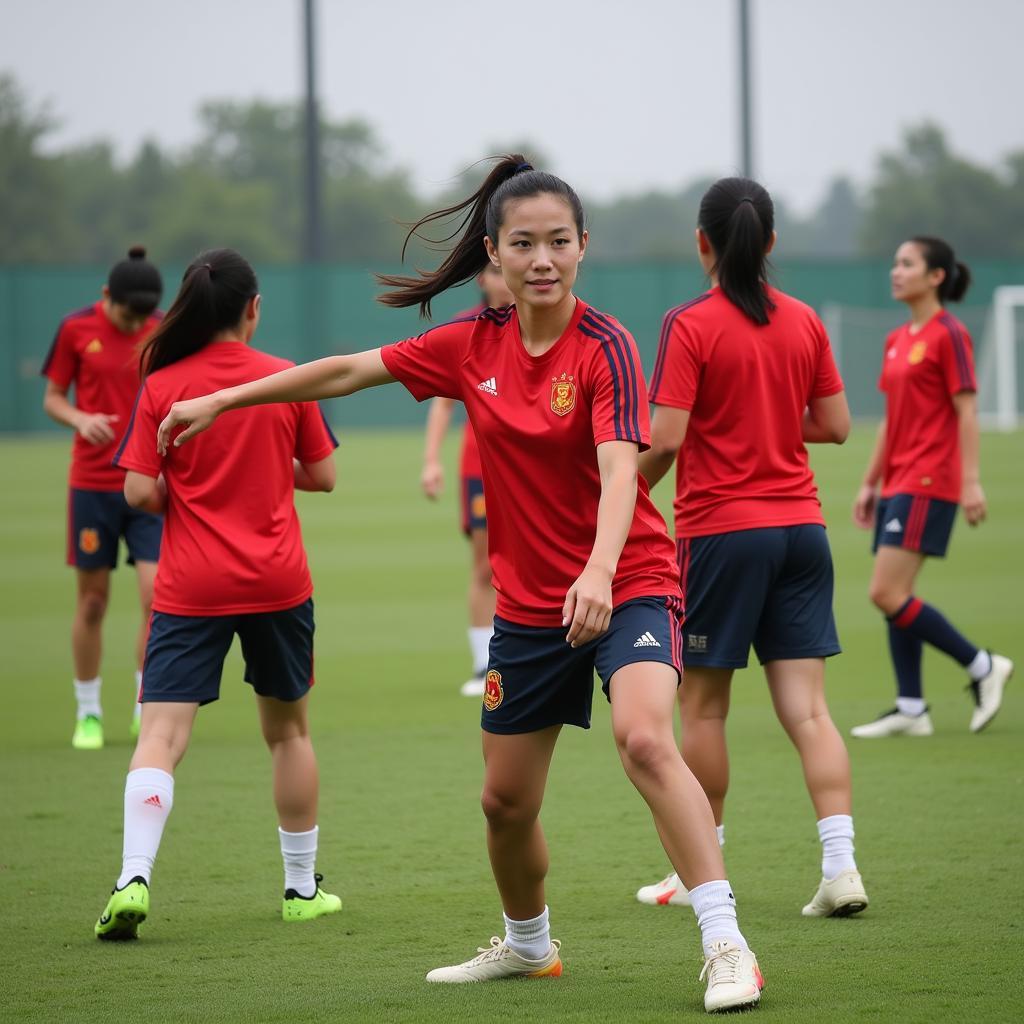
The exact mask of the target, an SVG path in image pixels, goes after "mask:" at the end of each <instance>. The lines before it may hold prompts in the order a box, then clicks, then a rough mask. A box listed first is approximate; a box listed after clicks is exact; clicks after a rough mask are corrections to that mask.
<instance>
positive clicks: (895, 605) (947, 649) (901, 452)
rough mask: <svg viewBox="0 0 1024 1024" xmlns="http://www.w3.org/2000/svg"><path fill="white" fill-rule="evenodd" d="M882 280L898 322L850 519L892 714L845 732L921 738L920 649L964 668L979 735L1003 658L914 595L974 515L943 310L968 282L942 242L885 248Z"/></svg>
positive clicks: (952, 344)
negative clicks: (884, 633)
mask: <svg viewBox="0 0 1024 1024" xmlns="http://www.w3.org/2000/svg"><path fill="white" fill-rule="evenodd" d="M890 279H891V282H892V297H893V298H894V299H896V300H897V301H898V302H903V303H905V304H906V306H907V308H908V309H909V311H910V320H909V321H908V322H907V323H905V324H904V325H903V326H902V327H899V328H897V330H895V331H893V333H892V334H890V335H889V337H888V338H887V339H886V342H885V355H884V356H883V358H882V373H881V376H880V377H879V380H878V386H879V388H880V389H881V390H882V391H883V392H884V394H885V417H884V419H883V420H882V423H881V425H880V427H879V429H878V437H877V440H876V442H875V448H874V452H873V453H872V455H871V461H870V462H869V463H868V468H867V472H866V473H865V474H864V482H863V484H862V485H861V488H860V490H859V491H858V492H857V498H856V501H855V502H854V506H853V519H854V522H855V523H856V524H857V525H858V526H860V527H862V528H863V529H865V530H867V529H870V528H871V527H872V526H874V549H873V550H874V554H875V568H874V573H873V574H872V577H871V588H870V595H871V600H872V601H873V602H874V604H875V606H876V607H877V608H878V610H879V611H880V612H881V613H882V614H883V615H884V616H885V619H886V624H887V630H888V634H889V654H890V656H891V658H892V665H893V670H894V672H895V675H896V692H897V696H896V705H895V707H893V708H892V710H890V711H886V712H885V713H883V714H882V715H881V716H880V717H879V718H878V719H876V720H875V721H874V722H868V723H867V724H866V725H858V726H856V727H855V728H854V729H853V730H852V732H853V735H854V736H857V737H859V738H861V739H875V738H879V737H884V736H930V735H931V734H932V722H931V717H930V716H929V714H928V706H927V704H925V700H924V688H923V685H922V681H921V654H922V650H923V647H924V645H925V644H931V645H932V646H933V647H936V648H938V650H940V651H942V652H943V653H945V654H948V655H949V656H950V657H951V658H953V659H954V660H955V661H958V662H959V663H960V664H961V665H963V666H964V668H965V669H966V670H967V675H968V677H969V679H970V683H969V687H970V689H971V692H972V695H973V697H974V711H973V713H972V715H971V723H970V729H971V732H980V731H981V730H982V729H984V728H985V726H986V725H988V723H989V722H991V721H992V719H993V718H994V717H995V715H996V712H998V711H999V706H1000V705H1001V704H1002V701H1003V688H1004V687H1005V686H1006V683H1007V681H1008V680H1009V678H1010V676H1011V675H1012V674H1013V662H1012V661H1010V659H1009V658H1006V657H1003V656H1002V655H1000V654H993V653H992V652H990V651H987V650H983V649H981V648H979V647H976V646H975V645H974V644H973V643H972V642H971V641H970V640H968V639H967V638H966V637H965V636H963V635H962V634H961V633H960V632H959V631H958V630H957V629H956V627H955V626H953V625H952V623H950V622H949V620H948V619H946V617H945V616H944V615H943V614H942V612H940V611H939V610H938V609H937V608H935V607H934V606H932V605H930V604H926V603H925V602H924V601H922V600H921V599H920V598H918V597H916V596H915V594H914V587H915V583H916V581H917V575H918V573H919V572H920V571H921V567H922V566H923V565H924V560H925V558H927V557H929V556H932V557H936V558H942V557H944V556H945V554H946V548H947V547H948V546H949V537H950V534H951V533H952V531H953V521H954V520H955V519H956V510H957V505H960V506H962V507H963V510H964V518H965V519H966V520H967V522H968V523H969V524H970V525H971V526H977V525H978V524H979V523H981V522H982V521H983V520H984V519H985V511H986V506H985V492H984V491H983V490H982V488H981V476H980V468H979V465H978V448H979V441H978V403H977V395H976V392H977V385H976V383H975V378H974V353H973V350H972V345H971V336H970V335H969V334H968V333H967V329H966V328H965V327H964V325H963V324H962V323H960V321H959V320H957V319H956V317H954V316H952V315H951V314H950V313H948V312H946V308H945V306H946V303H947V302H959V301H960V299H962V298H963V296H964V293H965V292H966V291H967V286H968V285H969V284H970V280H971V276H970V271H969V270H968V269H967V267H966V266H964V264H963V263H958V262H957V261H956V257H955V256H954V254H953V250H952V248H950V246H949V245H948V244H947V243H946V242H944V241H942V239H939V238H929V237H918V238H912V239H909V240H908V241H906V242H904V243H903V244H902V245H901V246H900V247H899V248H898V249H897V250H896V257H895V259H894V261H893V267H892V271H891V272H890ZM879 484H881V494H880V496H879Z"/></svg>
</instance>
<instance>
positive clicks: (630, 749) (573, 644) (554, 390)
mask: <svg viewBox="0 0 1024 1024" xmlns="http://www.w3.org/2000/svg"><path fill="white" fill-rule="evenodd" d="M447 218H452V219H455V218H457V219H458V222H459V223H460V226H461V229H462V230H461V237H459V238H458V240H457V241H456V243H455V245H454V247H453V248H452V250H451V251H450V252H449V253H448V255H447V256H446V257H445V259H444V260H443V261H442V263H441V265H440V266H439V267H438V268H437V270H435V271H433V272H430V273H424V272H421V273H419V274H417V275H416V276H413V277H397V276H390V275H389V276H381V281H382V282H383V283H384V284H387V285H390V286H391V288H392V290H391V291H389V292H387V293H385V294H384V295H383V296H381V298H382V301H384V302H385V303H386V304H387V305H391V306H396V307H405V306H412V305H419V307H420V310H421V312H423V313H424V314H425V315H429V312H430V303H431V300H432V299H434V298H435V297H436V296H438V295H440V294H441V293H442V292H444V291H445V290H447V289H448V288H452V287H456V286H458V285H460V284H463V283H465V282H467V281H470V280H473V279H474V278H475V277H476V276H477V275H478V274H479V273H480V271H481V270H482V269H483V268H484V267H485V266H486V265H487V263H488V262H490V263H491V264H492V265H493V266H495V267H500V268H501V271H502V276H503V277H504V279H505V281H506V283H507V284H508V286H509V289H510V290H511V292H512V294H513V295H514V296H515V300H516V301H515V305H514V306H512V307H510V308H509V309H506V310H493V309H488V310H485V311H484V312H483V313H481V314H480V315H479V316H478V317H476V318H474V319H468V320H461V321H455V322H454V323H449V324H443V325H441V326H439V327H434V328H431V329H430V330H427V331H426V332H424V333H423V334H421V335H419V337H416V338H410V339H408V340H406V341H403V342H400V343H398V344H396V345H388V346H386V347H385V348H382V349H375V350H372V351H368V352H360V353H357V354H354V355H342V356H331V357H328V358H326V359H320V360H317V361H315V362H312V363H308V364H306V365H304V366H299V367H295V368H294V369H291V370H286V371H284V372H283V373H277V374H274V375H273V376H271V377H268V378H266V379H265V380H254V381H252V382H251V383H249V384H243V385H241V386H240V387H233V388H229V389H227V390H224V391H220V392H218V393H216V394H212V395H206V396H203V397H201V398H197V399H194V400H192V401H182V402H178V403H176V404H175V405H173V406H171V407H170V410H169V412H168V415H167V417H166V418H165V419H164V421H163V423H162V424H161V426H160V434H159V437H160V444H161V446H166V445H167V444H168V443H169V441H170V440H171V439H172V438H173V443H174V444H175V445H180V444H181V443H183V442H184V441H187V440H188V438H189V437H192V436H194V435H195V434H197V433H199V432H200V431H202V430H205V429H206V428H208V427H209V426H210V425H211V424H212V423H214V422H215V421H216V418H217V417H218V416H219V415H220V414H222V413H227V412H228V410H231V409H234V408H242V407H245V406H251V405H257V404H262V403H266V402H281V401H289V402H294V401H309V400H313V399H316V398H325V397H329V396H343V395H348V394H352V393H354V392H356V391H360V390H362V389H364V388H368V387H375V386H378V385H382V384H388V383H391V382H393V381H395V380H399V381H401V382H402V383H403V384H404V385H405V386H406V387H407V388H408V390H409V391H410V393H411V394H412V395H413V396H414V397H416V398H418V399H420V400H424V399H426V398H432V397H436V396H438V395H441V396H444V397H447V398H452V399H458V400H460V401H462V402H463V403H464V404H465V406H466V411H467V414H468V415H469V417H470V419H471V420H472V422H473V427H474V429H475V431H476V435H477V439H478V441H479V444H480V455H481V459H482V461H483V467H484V479H485V482H486V486H487V488H488V491H487V493H488V496H489V502H490V508H489V524H488V530H489V534H490V549H491V563H492V566H493V568H494V579H495V589H496V591H497V594H498V601H497V615H496V616H495V633H494V638H493V639H492V641H491V653H490V662H489V666H488V672H487V680H486V692H485V694H484V700H483V708H482V710H481V728H482V730H483V737H482V746H483V755H484V786H483V796H482V804H483V811H484V815H485V817H486V819H487V849H488V853H489V855H490V861H491V870H492V872H493V875H494V879H495V883H496V885H497V888H498V892H499V895H500V898H501V903H502V908H503V911H504V915H503V916H504V922H505V938H504V939H501V938H499V937H498V936H494V937H493V938H492V939H491V942H490V944H489V946H487V947H485V948H483V949H481V950H479V955H478V956H476V957H473V958H472V959H471V960H467V961H466V962H464V963H460V964H455V965H452V966H448V967H439V968H436V969H435V970H432V971H430V972H429V973H428V974H427V981H430V982H439V983H456V984H459V983H464V982H481V981H494V980H498V979H500V978H509V977H527V978H541V977H543V978H550V977H557V976H559V975H561V973H562V962H561V958H560V954H559V944H558V943H557V942H553V941H552V940H551V929H550V923H549V917H548V907H547V905H546V903H545V888H544V880H545V876H546V875H547V869H548V850H547V842H546V840H545V838H544V831H543V829H542V828H541V824H540V811H541V805H542V803H543V798H544V789H545V786H546V783H547V777H548V770H549V768H550V764H551V758H552V755H553V753H554V748H555V743H556V741H557V739H558V736H559V733H560V732H561V729H562V726H563V725H576V726H580V727H583V728H586V727H588V726H589V724H590V711H591V699H592V693H593V683H594V670H595V668H596V670H597V672H598V674H599V675H600V676H601V678H602V680H603V683H604V689H605V693H606V695H607V696H608V699H609V700H610V701H611V715H612V731H613V734H614V737H615V741H616V745H617V747H618V751H619V756H620V759H621V761H622V765H623V768H624V769H625V771H626V774H627V776H628V777H629V779H630V781H631V782H632V783H633V785H634V786H635V788H636V789H637V791H638V792H639V793H640V794H641V795H642V796H643V798H644V800H645V801H646V802H647V805H648V807H649V809H650V811H651V814H652V817H653V818H654V821H655V823H656V826H657V830H658V834H659V836H660V837H661V840H662V843H663V845H664V847H665V850H666V853H667V854H668V856H669V860H670V861H671V862H672V864H673V867H674V868H675V870H676V871H677V872H678V873H680V874H681V875H682V877H684V878H686V879H688V881H689V883H690V884H691V885H692V886H693V887H694V888H693V889H692V890H691V898H692V902H693V908H694V912H695V914H696V916H697V921H698V925H699V927H700V930H701V940H702V945H703V949H704V956H705V964H704V970H703V971H702V972H701V978H702V979H703V978H704V977H705V976H706V977H707V989H706V991H705V995H704V1006H705V1009H706V1010H708V1011H709V1012H714V1011H717V1010H723V1009H730V1008H735V1007H740V1006H751V1005H753V1004H755V1003H756V1002H757V1001H758V1000H759V999H760V996H761V987H762V985H763V979H762V977H761V972H760V970H759V969H758V966H757V960H756V958H755V956H754V954H753V953H752V952H751V950H750V948H749V946H748V945H747V943H746V940H745V939H744V937H743V935H742V933H741V932H740V930H739V925H738V922H737V917H736V901H735V897H734V896H733V893H732V889H731V887H730V885H729V882H728V880H727V879H726V877H725V866H724V864H723V862H722V854H721V850H720V849H719V847H718V843H717V842H716V840H715V833H714V819H713V817H712V814H711V809H710V807H709V806H708V800H707V797H706V796H705V795H704V793H703V791H702V790H701V787H700V785H699V784H698V782H697V781H696V779H694V777H693V775H692V774H691V772H690V771H689V770H688V769H687V767H686V764H685V763H684V761H683V759H682V757H681V756H680V754H679V751H678V750H677V748H676V745H675V739H674V737H673V734H672V720H673V707H674V705H675V693H676V689H677V687H678V684H679V678H680V672H681V668H682V666H681V664H680V659H679V653H680V649H679V648H680V643H681V635H680V623H679V618H678V615H679V611H680V608H679V582H678V574H677V571H676V567H675V561H674V558H673V552H672V542H671V540H670V539H669V536H668V533H667V531H666V530H665V523H664V520H663V519H662V518H661V516H660V515H659V514H658V511H657V509H656V508H655V507H654V505H653V503H652V502H651V499H650V496H649V495H648V493H647V488H646V485H645V484H643V483H642V482H641V481H640V480H639V478H638V475H637V455H638V450H639V448H640V447H646V445H647V442H648V436H647V435H648V410H647V400H646V394H645V389H644V383H643V377H642V375H641V372H640V367H639V362H640V360H639V356H638V354H637V351H636V345H635V343H634V342H633V339H632V338H631V337H630V335H629V334H628V333H627V332H626V331H625V330H624V329H623V328H622V327H621V325H619V324H618V323H617V322H616V321H615V320H613V319H612V318H610V317H607V316H605V315H604V314H602V313H599V312H597V311H596V310H594V309H592V308H591V307H589V306H588V305H587V304H586V303H585V302H583V301H582V300H579V299H577V298H576V296H575V295H574V294H573V290H572V289H573V285H574V283H575V281H576V276H577V273H578V265H579V263H580V261H581V260H582V259H583V255H584V252H585V249H586V246H587V241H588V235H587V232H586V230H585V214H584V211H583V206H582V204H581V202H580V200H579V196H578V195H577V194H576V192H575V191H574V190H573V189H572V188H571V187H570V186H569V185H567V184H566V183H565V182H564V181H562V180H561V179H560V178H556V177H555V176H554V175H551V174H546V173H543V172H540V171H535V170H534V169H533V168H532V167H531V166H530V164H529V163H527V162H526V161H525V158H524V157H522V156H521V155H519V154H513V155H511V156H506V157H502V158H501V159H500V160H499V161H498V162H497V163H496V164H495V166H494V167H493V169H492V170H491V172H490V174H489V175H488V176H487V178H486V180H485V181H484V182H483V184H482V185H481V187H480V189H479V190H478V191H477V192H475V193H474V194H473V195H472V196H470V197H469V198H468V199H467V200H465V201H464V202H462V203H458V204H455V205H454V206H452V207H450V208H448V209H445V210H441V211H438V212H437V213H434V214H429V215H427V216H426V217H424V218H422V219H421V220H420V221H419V222H418V223H417V224H416V225H415V226H414V227H413V229H412V230H413V233H414V232H416V231H417V230H419V229H420V228H422V227H423V226H424V225H426V224H430V223H432V222H436V221H438V220H444V219H447ZM180 425H184V426H185V429H184V430H182V431H180V433H178V434H177V436H175V430H176V428H177V427H178V426H180Z"/></svg>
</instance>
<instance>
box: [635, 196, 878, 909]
mask: <svg viewBox="0 0 1024 1024" xmlns="http://www.w3.org/2000/svg"><path fill="white" fill-rule="evenodd" d="M774 224H775V214H774V207H773V204H772V200H771V197H770V196H769V194H768V193H767V191H766V190H765V189H764V188H762V186H761V185H759V184H758V183H757V182H754V181H750V180H749V179H746V178H723V179H721V180H720V181H717V182H716V183H715V184H714V185H712V186H711V188H709V189H708V191H707V192H706V193H705V194H704V197H703V199H702V200H701V205H700V214H699V219H698V227H697V252H698V256H699V257H700V261H701V265H702V266H703V267H704V270H705V273H707V275H708V277H709V278H710V280H711V285H712V287H711V289H710V291H707V292H705V293H704V294H703V295H701V296H700V297H698V298H696V299H694V300H692V301H691V302H686V303H683V304H682V305H681V306H677V307H676V308H675V309H671V310H669V312H668V313H667V314H666V315H665V319H664V324H663V326H662V331H661V343H660V346H659V349H658V356H657V360H656V362H655V366H654V371H653V374H652V376H651V389H650V394H651V402H652V403H653V404H654V406H655V410H654V417H653V423H652V426H651V447H650V449H649V450H648V451H646V452H645V453H644V454H643V455H641V456H640V472H641V473H642V474H643V475H644V476H645V477H646V478H647V481H648V483H649V484H650V485H651V486H654V484H655V483H657V481H659V480H660V479H661V478H662V477H663V476H664V475H665V473H666V472H667V471H668V469H669V467H670V466H671V465H672V462H673V460H676V463H677V465H676V497H675V521H676V523H675V526H676V550H677V557H678V563H679V574H680V581H681V584H682V591H683V599H684V601H685V604H686V624H685V626H684V631H683V637H684V650H683V663H684V665H685V666H686V672H685V678H684V680H683V685H682V686H681V687H680V690H679V709H680V717H681V720H682V753H683V756H684V757H685V759H686V763H687V764H688V765H689V767H690V769H691V771H692V772H693V773H694V775H696V777H697V778H698V779H699V780H700V782H701V785H702V786H703V787H704V792H705V793H707V795H708V799H709V800H710V802H711V808H712V810H713V811H714V814H715V821H716V823H717V825H718V828H719V841H720V842H721V841H724V828H723V824H722V813H723V807H724V804H725V796H726V791H727V789H728V786H729V756H728V751H727V748H726V739H725V719H726V716H727V714H728V711H729V696H730V689H731V684H732V677H733V673H734V672H735V671H736V669H738V668H745V667H746V665H747V657H748V654H749V651H750V646H751V644H753V647H754V650H755V652H756V653H757V656H758V659H759V660H760V662H761V664H762V665H763V666H764V672H765V677H766V679H767V681H768V689H769V691H770V693H771V697H772V703H773V705H774V707H775V713H776V715H777V716H778V719H779V722H780V723H781V724H782V727H783V728H784V729H785V731H786V734H787V735H788V736H789V738H790V740H792V742H793V745H794V746H795V747H796V749H797V753H798V754H799V755H800V760H801V763H802V765H803V771H804V780H805V782H806V784H807V789H808V792H809V794H810V797H811V802H812V804H813V805H814V811H815V814H816V816H817V819H818V834H819V837H820V839H821V844H822V861H821V875H822V880H821V883H820V885H819V887H818V890H817V892H816V893H815V895H814V897H813V899H812V900H811V901H810V903H808V904H807V905H806V906H805V907H804V908H803V913H804V915H805V916H808V917H824V916H834V915H835V916H846V915H848V914H854V913H857V912H859V911H861V910H863V909H864V908H865V907H866V906H867V905H868V898H867V895H866V894H865V892H864V885H863V883H862V881H861V877H860V874H859V873H858V871H857V865H856V863H855V861H854V857H853V818H852V817H851V799H852V798H851V787H850V763H849V758H848V757H847V753H846V748H845V746H844V745H843V740H842V737H841V736H840V735H839V732H838V730H837V729H836V727H835V725H833V723H832V719H831V717H830V716H829V711H828V706H827V705H826V703H825V659H826V658H828V657H831V656H832V655H834V654H838V653H839V649H840V648H839V639H838V637H837V635H836V627H835V622H834V620H833V616H832V588H833V574H832V556H831V553H830V551H829V543H828V539H827V537H826V535H825V521H824V519H823V518H822V514H821V505H820V503H819V501H818V496H817V489H816V488H815V484H814V475H813V473H812V472H811V468H810V465H809V463H808V458H807V449H806V447H805V445H806V444H808V443H825V444H842V443H843V442H844V441H845V440H846V436H847V434H848V433H849V429H850V412H849V408H848V407H847V403H846V395H845V393H844V390H843V382H842V380H841V379H840V377H839V373H838V371H837V369H836V365H835V361H834V360H833V358H832V350H831V348H830V346H829V341H828V337H827V336H826V334H825V329H824V327H823V326H822V324H821V321H820V320H819V319H818V317H817V316H816V315H815V314H814V312H813V311H812V310H811V309H810V308H808V307H807V306H805V305H804V304H803V303H802V302H798V301H797V300H796V299H794V298H791V297H790V296H789V295H785V294H783V293H782V292H780V291H778V290H777V289H775V288H772V287H770V286H769V285H768V283H767V274H766V261H767V256H768V253H769V252H770V251H771V249H772V247H773V245H774V244H775V230H774ZM691 896H692V894H691ZM637 898H638V899H639V900H641V902H645V903H661V904H664V903H673V902H676V903H678V902H683V903H685V902H686V899H687V897H686V893H685V887H684V886H683V883H682V882H681V881H680V879H679V878H678V877H677V873H673V874H670V875H669V876H668V878H666V879H664V880H663V881H662V882H660V883H658V884H657V885H652V886H645V887H644V888H642V889H641V890H640V891H639V892H638V893H637Z"/></svg>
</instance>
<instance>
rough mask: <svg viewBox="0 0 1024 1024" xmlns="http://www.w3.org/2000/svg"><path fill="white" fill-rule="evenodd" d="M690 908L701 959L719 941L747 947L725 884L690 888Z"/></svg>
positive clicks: (731, 897)
mask: <svg viewBox="0 0 1024 1024" xmlns="http://www.w3.org/2000/svg"><path fill="white" fill-rule="evenodd" d="M690 905H691V906H692V907H693V912H694V914H696V915H697V925H698V926H699V927H700V938H701V942H702V943H703V944H704V955H705V956H711V952H712V950H711V944H712V943H713V942H717V941H718V940H719V939H728V940H729V941H730V942H735V943H736V945H737V946H739V947H740V949H749V948H750V947H749V946H748V945H747V940H746V939H745V938H743V933H742V932H741V931H740V926H739V923H738V922H737V920H736V897H735V896H733V894H732V887H731V886H730V885H729V883H728V882H727V881H725V880H724V879H723V880H721V881H715V882H705V883H704V884H703V885H698V886H697V888H696V889H691V890H690Z"/></svg>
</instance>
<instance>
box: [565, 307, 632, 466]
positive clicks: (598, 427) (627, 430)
mask: <svg viewBox="0 0 1024 1024" xmlns="http://www.w3.org/2000/svg"><path fill="white" fill-rule="evenodd" d="M600 333H601V337H600V352H597V351H595V353H594V357H593V359H592V360H591V364H590V368H591V369H590V377H591V379H590V382H589V384H590V395H591V399H590V422H591V427H592V429H593V433H594V444H595V445H599V444H601V442H602V441H633V442H635V443H636V444H637V445H638V446H639V448H640V450H641V451H646V450H647V449H648V448H649V447H650V443H651V414H650V409H649V407H648V401H647V387H646V385H645V384H644V375H643V370H642V369H641V366H640V354H639V352H637V348H636V342H635V341H634V340H633V337H632V335H631V334H630V333H629V332H628V331H627V330H625V329H624V328H622V327H621V326H620V325H619V324H617V323H615V321H612V320H608V321H606V322H604V327H603V329H602V330H601V332H600ZM556 385H557V382H556Z"/></svg>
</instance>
